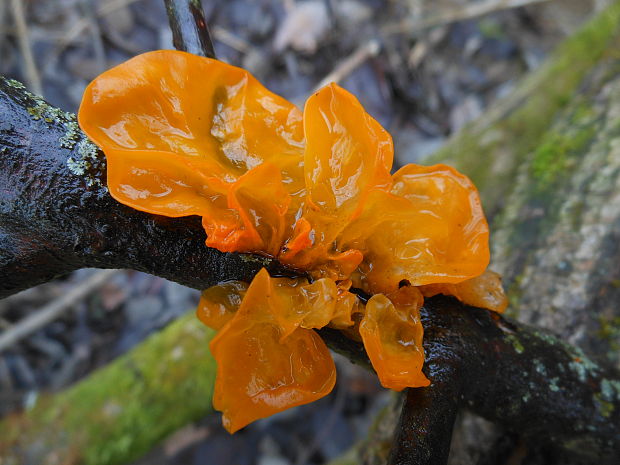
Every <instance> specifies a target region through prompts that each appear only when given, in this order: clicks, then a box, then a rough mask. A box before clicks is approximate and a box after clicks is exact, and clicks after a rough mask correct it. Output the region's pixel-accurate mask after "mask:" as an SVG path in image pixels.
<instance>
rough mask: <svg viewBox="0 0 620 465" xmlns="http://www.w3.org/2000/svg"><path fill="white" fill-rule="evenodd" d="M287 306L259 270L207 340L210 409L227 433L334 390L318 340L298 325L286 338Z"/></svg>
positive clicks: (332, 373) (331, 372) (322, 345)
mask: <svg viewBox="0 0 620 465" xmlns="http://www.w3.org/2000/svg"><path fill="white" fill-rule="evenodd" d="M283 300H284V301H283ZM286 303H287V302H286V299H282V298H281V296H279V295H278V292H277V289H276V286H274V283H273V282H272V280H271V278H270V277H269V274H268V273H267V271H266V270H264V269H263V270H262V271H261V272H259V273H258V274H257V275H256V277H255V278H254V280H253V281H252V284H251V285H250V287H249V288H248V289H247V292H246V294H245V297H244V298H243V302H242V303H241V306H240V307H239V309H238V310H237V312H236V313H235V314H234V316H233V317H232V319H230V320H229V321H228V322H227V323H226V324H225V325H224V327H222V329H220V331H219V332H218V333H217V335H216V337H215V338H214V339H213V341H211V346H210V347H211V352H212V353H213V356H214V357H215V360H216V361H217V380H216V384H215V392H214V397H213V406H214V407H215V408H216V409H217V410H220V411H222V413H223V423H224V426H225V427H226V429H227V430H228V431H230V432H231V433H232V432H235V431H237V430H238V429H239V428H242V427H243V426H245V425H247V424H248V423H250V422H252V421H254V420H256V419H258V418H263V417H266V416H269V415H272V414H274V413H276V412H279V411H281V410H284V409H285V408H289V407H293V406H295V405H301V404H305V403H308V402H311V401H313V400H316V399H319V398H321V397H323V396H325V395H326V394H328V393H329V392H330V391H331V390H332V388H333V387H334V383H335V381H336V371H335V367H334V362H333V360H332V358H331V355H330V353H329V350H328V349H327V346H325V343H324V342H323V340H322V339H321V338H320V337H319V336H318V335H317V334H316V332H314V331H313V330H311V329H306V328H302V327H300V326H297V328H295V329H292V330H291V331H290V332H288V334H287V331H285V330H284V329H283V327H282V325H281V324H280V320H281V318H282V317H281V314H282V312H283V304H286Z"/></svg>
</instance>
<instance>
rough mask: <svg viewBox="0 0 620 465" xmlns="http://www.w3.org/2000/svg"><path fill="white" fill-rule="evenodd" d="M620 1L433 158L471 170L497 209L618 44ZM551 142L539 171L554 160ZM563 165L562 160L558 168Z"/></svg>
mask: <svg viewBox="0 0 620 465" xmlns="http://www.w3.org/2000/svg"><path fill="white" fill-rule="evenodd" d="M619 22H620V2H616V3H614V4H613V5H611V6H610V7H608V8H607V9H606V10H604V11H603V12H602V13H600V14H599V15H597V16H596V17H594V18H593V19H592V20H591V21H589V22H588V23H587V24H586V25H585V26H584V27H582V29H581V30H580V31H579V32H578V33H576V34H575V35H574V36H573V37H572V38H570V39H569V40H567V41H565V42H564V44H563V45H562V46H560V47H559V48H558V50H556V52H555V53H554V54H553V55H552V57H551V58H550V59H549V60H548V61H547V63H546V64H545V65H544V66H543V67H541V68H540V69H539V70H538V71H537V72H535V73H534V74H533V75H531V76H530V77H528V78H527V79H525V80H524V82H523V83H522V84H521V85H520V86H519V87H518V88H517V89H516V90H515V91H514V92H513V93H512V94H511V95H510V96H509V97H507V98H506V99H504V100H502V101H501V102H498V104H497V105H495V106H494V108H493V109H491V111H490V112H489V113H488V114H487V115H486V116H485V117H483V118H482V119H480V120H479V121H477V122H474V123H473V124H472V125H470V126H468V127H466V128H464V130H463V131H461V132H460V133H459V134H458V135H456V136H455V137H454V138H453V139H452V141H451V142H449V143H448V144H446V146H444V147H443V148H442V149H440V150H439V151H438V152H437V153H435V154H434V155H432V156H431V157H430V159H429V160H428V161H429V162H430V163H434V162H446V163H449V164H451V165H453V166H455V167H456V168H458V169H459V170H461V171H462V172H464V173H465V174H467V175H469V176H470V177H471V178H472V180H473V181H474V182H475V183H476V185H477V186H478V188H479V190H480V192H481V196H482V200H483V205H485V210H486V211H487V213H488V214H490V215H492V214H493V213H494V212H495V211H496V210H497V209H498V208H499V207H500V206H501V202H502V200H503V199H504V198H505V196H506V194H507V189H508V188H509V186H512V185H514V183H513V182H510V181H511V180H512V179H513V178H514V176H515V174H516V170H517V169H518V168H519V167H520V166H521V165H522V163H523V161H524V160H525V158H526V157H527V156H528V155H529V154H530V153H531V152H533V151H534V150H536V149H537V147H539V146H540V145H541V143H540V142H541V139H542V138H543V137H544V135H545V134H546V133H547V131H548V129H549V127H550V126H551V123H552V121H553V120H554V117H555V115H556V114H557V113H558V111H559V110H561V109H562V108H564V107H565V106H566V104H567V103H568V102H569V101H571V99H572V98H573V96H574V94H575V92H576V90H577V87H578V86H579V84H580V83H581V82H582V80H583V78H584V76H585V75H586V73H587V72H588V71H589V70H591V69H592V67H593V66H594V65H595V64H596V63H597V62H598V61H599V60H601V59H602V58H603V57H605V55H606V53H607V51H608V50H611V51H613V50H614V49H615V46H614V44H611V42H612V41H614V42H617V25H618V23H619ZM552 153H553V149H552V147H546V149H543V150H542V151H541V153H540V154H539V155H540V156H541V158H540V160H539V165H538V168H539V170H538V172H539V173H540V172H544V170H543V168H544V167H545V165H546V166H549V165H550V164H552V162H553V160H552V159H551V158H552V157H551V154H552ZM562 166H563V165H561V164H560V165H558V167H554V170H555V171H553V170H552V174H551V175H550V179H543V182H544V181H552V180H553V177H554V174H553V173H554V172H555V173H557V169H558V168H561V167H562Z"/></svg>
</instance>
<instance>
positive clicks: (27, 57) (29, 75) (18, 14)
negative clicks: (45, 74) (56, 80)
mask: <svg viewBox="0 0 620 465" xmlns="http://www.w3.org/2000/svg"><path fill="white" fill-rule="evenodd" d="M11 9H12V10H13V11H12V13H13V20H14V21H15V26H16V28H17V37H18V40H19V49H20V51H21V53H22V56H23V58H24V65H25V74H26V81H27V82H28V87H29V88H30V89H31V90H32V92H34V93H35V94H37V95H43V87H42V86H41V77H40V76H39V71H38V70H37V66H36V64H35V61H34V56H33V55H32V49H31V48H30V36H29V33H28V25H27V24H26V17H25V13H24V4H23V2H22V0H11Z"/></svg>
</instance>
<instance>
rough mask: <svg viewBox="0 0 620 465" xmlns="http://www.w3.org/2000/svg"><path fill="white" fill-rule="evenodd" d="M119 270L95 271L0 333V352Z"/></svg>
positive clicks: (60, 313)
mask: <svg viewBox="0 0 620 465" xmlns="http://www.w3.org/2000/svg"><path fill="white" fill-rule="evenodd" d="M119 272H120V271H119V270H103V271H99V272H97V273H95V274H94V275H92V276H91V277H89V278H88V279H87V280H86V281H84V282H81V283H79V284H78V285H77V286H76V287H74V288H73V289H71V290H70V291H69V292H68V293H66V294H65V295H63V296H62V297H60V298H59V299H58V300H55V301H53V302H51V303H49V304H48V305H46V306H45V307H43V308H42V309H40V310H38V311H37V312H35V313H33V314H32V315H30V316H29V317H27V318H24V319H23V320H22V321H20V322H19V323H17V324H15V325H13V326H11V327H10V328H9V329H7V330H5V331H4V332H2V333H0V352H2V351H3V350H6V349H8V348H9V347H11V346H13V345H14V344H16V343H17V342H19V341H20V340H22V339H24V338H25V337H27V336H29V335H31V334H32V333H34V332H36V331H38V330H39V329H41V328H43V327H44V326H45V325H47V324H49V323H51V322H52V321H54V320H55V319H56V318H58V317H59V316H60V315H62V314H63V313H64V312H65V311H67V310H69V309H70V308H72V307H73V306H74V305H76V304H77V303H78V302H79V301H80V300H82V299H84V298H85V297H86V296H88V295H89V294H91V293H92V292H93V291H95V290H96V289H98V288H100V287H101V286H102V285H103V284H105V282H106V281H108V280H109V279H110V278H111V277H112V276H114V275H115V274H118V273H119Z"/></svg>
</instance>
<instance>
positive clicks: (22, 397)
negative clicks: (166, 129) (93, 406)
mask: <svg viewBox="0 0 620 465" xmlns="http://www.w3.org/2000/svg"><path fill="white" fill-rule="evenodd" d="M607 3H609V2H607V1H604V0H555V1H545V0H476V1H474V0H306V1H301V0H298V1H295V0H226V1H209V0H203V6H204V10H205V13H206V17H207V21H208V24H209V26H210V28H211V34H212V36H213V39H214V42H215V50H216V53H217V55H218V57H219V58H220V59H222V60H224V61H227V62H229V63H232V64H234V65H238V66H242V67H244V68H246V69H248V70H249V71H251V72H252V73H253V74H254V75H255V76H256V77H257V78H258V79H259V80H261V81H262V82H263V83H264V84H265V85H266V86H267V87H268V88H270V89H271V90H272V91H274V92H276V93H278V94H281V95H283V96H284V97H286V98H288V99H290V100H291V101H293V102H295V103H296V104H298V105H300V106H301V105H303V102H304V101H305V99H306V97H307V96H308V95H309V94H310V93H311V92H312V91H313V90H314V89H316V88H317V87H320V86H321V85H323V84H325V83H327V82H330V81H337V82H339V83H340V85H342V86H343V87H345V88H346V89H348V90H349V91H351V92H353V93H354V94H355V95H357V97H358V98H359V100H360V101H361V103H362V104H363V105H364V107H365V108H366V110H367V111H368V112H369V113H370V114H371V115H372V116H374V117H375V118H376V119H377V120H378V121H379V122H380V123H381V124H382V125H383V126H384V127H385V128H386V129H387V130H388V131H390V133H391V134H392V136H393V138H394V142H395V148H396V165H397V166H398V165H402V164H405V163H410V162H416V161H419V160H421V159H423V158H424V157H425V156H427V155H429V154H430V153H432V152H433V151H434V150H436V149H438V148H439V147H440V146H441V145H442V144H443V143H444V141H446V140H447V138H449V137H450V136H451V135H452V134H453V133H455V132H456V131H458V130H459V129H461V128H462V127H464V126H465V125H467V123H469V122H470V121H472V120H474V119H476V118H478V117H479V116H481V115H482V113H483V112H484V110H485V109H486V108H487V107H488V106H489V105H490V104H491V103H492V102H493V101H494V100H496V99H498V98H501V97H502V96H504V95H506V94H507V93H508V92H509V91H510V90H511V89H512V88H513V87H514V86H515V84H516V83H517V82H518V81H519V80H520V79H521V78H522V77H523V76H524V75H525V74H526V73H528V72H529V71H531V70H533V69H535V68H537V67H538V66H540V64H541V63H542V62H543V61H544V59H545V57H546V55H547V54H548V53H549V52H550V51H552V50H553V48H554V47H555V46H556V45H557V44H558V43H559V42H561V41H562V39H563V38H565V37H567V36H568V35H570V34H571V33H572V32H573V31H574V30H575V29H576V28H577V27H578V26H579V25H580V24H581V23H582V22H583V21H585V20H586V19H587V18H588V17H590V15H592V14H593V13H594V12H596V11H597V10H598V9H600V8H602V7H604V6H605V4H607ZM167 48H172V36H171V33H170V30H169V27H168V20H167V17H166V13H165V8H164V5H163V0H0V74H3V75H6V76H9V77H12V78H15V79H17V80H20V81H22V82H24V83H25V84H26V85H27V87H28V88H29V89H30V90H31V91H33V92H35V93H38V94H40V95H42V96H43V97H45V99H47V100H48V101H49V102H50V103H52V104H54V105H56V106H58V107H60V108H62V109H63V110H66V111H71V112H75V111H76V110H77V108H78V105H79V103H80V99H81V95H82V92H83V90H84V88H85V86H86V85H87V84H88V82H89V81H90V80H91V79H92V78H94V77H95V76H96V75H97V74H99V73H100V72H102V71H104V70H106V69H107V68H109V67H111V66H114V65H116V64H118V63H121V62H123V61H125V60H126V59H128V58H130V57H131V56H133V55H136V54H139V53H142V52H146V51H149V50H154V49H167ZM68 295H69V297H70V298H67V296H68ZM198 297H199V294H198V292H197V291H195V290H192V289H188V288H185V287H182V286H180V285H177V284H174V283H171V282H168V281H165V280H163V279H160V278H156V277H153V276H149V275H145V274H142V273H138V272H133V271H114V272H102V271H97V270H80V271H78V272H76V273H74V274H72V275H70V276H67V277H65V278H62V279H59V280H58V281H55V282H51V283H48V284H45V285H43V286H40V287H37V288H33V289H30V290H28V291H25V292H23V293H20V294H18V295H15V296H12V297H10V298H8V299H5V300H3V301H0V340H4V341H8V342H7V343H6V344H4V345H2V344H1V343H0V349H1V352H0V415H6V414H8V413H9V412H12V411H16V410H18V409H21V408H23V407H28V405H31V404H32V403H33V402H34V401H35V400H36V398H37V397H38V396H39V394H40V393H41V392H46V391H54V390H59V389H62V388H63V387H66V386H69V385H71V384H72V383H74V382H76V381H77V380H79V379H81V378H83V377H85V376H87V375H88V374H89V373H91V372H92V371H93V370H95V369H97V368H98V367H101V366H103V365H105V364H106V363H108V362H109V361H110V360H112V359H114V358H115V357H117V356H119V355H120V354H122V353H124V352H125V351H127V350H128V349H130V348H131V347H133V346H135V345H136V344H138V343H140V341H142V340H143V339H144V338H145V337H147V336H148V335H149V334H151V333H152V332H153V331H156V330H158V329H160V328H162V327H164V326H165V325H166V324H167V323H169V322H170V321H172V320H173V319H175V318H177V317H178V316H180V315H182V314H184V313H186V312H187V311H188V310H191V309H192V308H194V307H195V305H196V303H197V301H198ZM35 315H44V317H42V318H40V319H39V320H38V321H37V320H31V321H35V323H33V324H31V325H30V326H29V327H28V328H27V331H22V326H20V322H23V319H24V318H25V317H28V316H30V317H33V316H35ZM16 328H19V330H18V331H16ZM2 338H4V339H2ZM337 366H338V376H339V377H338V384H337V387H336V389H335V390H334V392H333V393H332V394H331V395H330V396H328V397H327V398H325V399H322V400H321V401H319V402H315V403H313V404H310V405H307V406H303V407H298V408H295V409H292V410H290V411H287V412H283V413H282V414H280V415H276V416H274V417H272V418H269V419H266V420H262V421H259V422H257V423H255V424H252V425H250V426H249V427H248V428H246V429H244V430H243V431H242V432H240V433H238V434H236V435H234V436H229V435H228V434H227V433H225V432H224V430H223V429H222V428H221V427H220V425H219V424H220V418H219V414H214V415H211V416H209V417H207V418H204V419H203V420H201V421H200V422H198V423H197V424H194V425H190V426H188V427H186V428H184V429H183V430H181V431H179V432H178V433H176V434H174V435H173V436H172V437H170V438H169V439H167V440H166V441H164V443H163V444H162V445H160V446H159V447H158V448H157V449H156V450H154V451H153V452H152V453H151V454H149V456H148V457H146V458H145V459H143V460H142V461H140V462H139V463H144V464H194V463H195V464H199V463H200V464H204V463H217V464H218V465H226V464H242V465H245V464H248V465H252V464H257V465H285V464H296V465H301V464H306V463H308V464H319V463H326V462H328V461H330V460H332V459H334V458H336V457H338V456H340V455H341V454H343V453H344V452H345V451H346V450H347V449H348V448H349V447H351V446H352V445H353V444H354V443H355V442H356V441H358V440H360V439H362V438H364V437H365V435H366V431H367V429H368V427H369V425H370V423H371V422H372V421H373V419H374V415H375V414H376V412H377V411H378V410H379V409H380V408H381V407H382V406H383V405H385V404H386V403H387V401H388V400H389V396H390V394H389V393H388V392H386V391H384V390H383V389H381V387H380V386H379V385H378V382H377V381H376V379H375V377H374V376H371V375H370V374H368V373H366V372H365V371H363V370H361V369H359V368H357V367H355V366H353V365H351V364H349V363H348V362H347V361H346V360H343V359H340V358H338V359H337ZM216 457H217V460H215V459H214V458H216ZM209 458H210V459H209ZM453 461H454V459H453ZM0 463H1V458H0ZM454 463H459V462H454ZM460 463H462V462H460Z"/></svg>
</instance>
